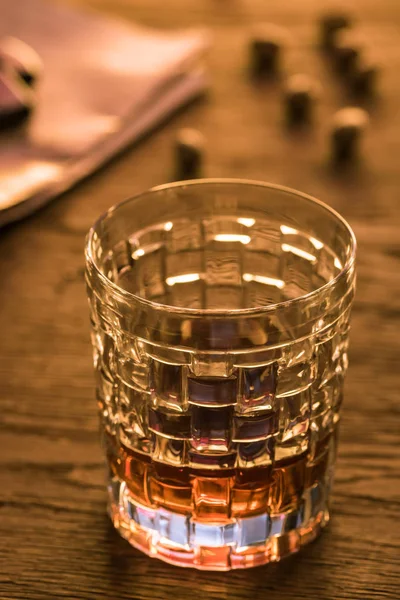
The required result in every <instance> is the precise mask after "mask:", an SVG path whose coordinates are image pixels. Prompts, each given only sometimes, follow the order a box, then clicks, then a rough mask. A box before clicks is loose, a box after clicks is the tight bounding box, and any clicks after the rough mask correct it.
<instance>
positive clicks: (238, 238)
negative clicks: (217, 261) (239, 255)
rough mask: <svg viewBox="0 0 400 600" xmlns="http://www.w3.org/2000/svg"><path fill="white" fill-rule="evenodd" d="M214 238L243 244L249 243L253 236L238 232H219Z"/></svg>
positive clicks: (218, 240) (217, 240)
mask: <svg viewBox="0 0 400 600" xmlns="http://www.w3.org/2000/svg"><path fill="white" fill-rule="evenodd" d="M214 240H215V241H216V242H240V243H241V244H248V243H249V242H250V241H251V237H250V236H249V235H239V234H237V233H218V234H217V235H216V236H215V237H214Z"/></svg>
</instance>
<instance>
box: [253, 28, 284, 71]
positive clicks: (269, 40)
mask: <svg viewBox="0 0 400 600" xmlns="http://www.w3.org/2000/svg"><path fill="white" fill-rule="evenodd" d="M285 40H286V35H285V31H284V30H283V29H282V28H281V27H278V26H277V25H273V24H269V23H265V24H262V25H259V26H258V27H256V28H255V29H253V33H252V38H251V41H250V70H251V74H252V75H253V76H254V77H257V78H259V77H274V76H276V75H277V74H278V72H279V69H280V67H281V55H282V47H283V46H284V45H285Z"/></svg>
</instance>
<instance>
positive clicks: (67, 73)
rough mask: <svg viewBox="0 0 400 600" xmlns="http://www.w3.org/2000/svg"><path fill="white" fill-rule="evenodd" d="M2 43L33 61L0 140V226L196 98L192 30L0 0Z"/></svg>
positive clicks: (198, 73)
mask: <svg viewBox="0 0 400 600" xmlns="http://www.w3.org/2000/svg"><path fill="white" fill-rule="evenodd" d="M0 15H1V20H0V45H1V39H2V38H4V37H5V36H14V37H16V38H19V39H21V40H23V41H24V42H25V43H26V44H29V45H30V46H31V47H32V48H33V49H34V50H35V51H36V52H37V53H38V54H39V56H40V57H41V60H42V61H43V73H42V76H41V78H40V80H39V81H38V82H37V87H35V90H37V106H36V108H35V110H34V112H33V114H32V116H31V118H30V119H29V121H28V122H27V124H26V125H25V126H24V127H22V128H19V129H18V130H15V131H12V132H11V133H10V131H8V132H3V133H0V225H1V224H4V223H6V222H9V221H12V220H15V219H18V218H20V217H22V216H24V215H26V214H28V213H29V212H31V211H33V210H35V208H37V207H39V206H40V205H42V204H44V203H45V202H47V201H48V200H50V199H51V198H53V197H54V196H55V195H57V194H59V193H61V192H63V191H65V190H66V189H68V188H69V187H71V186H72V185H73V184H75V183H76V182H77V181H79V180H80V179H82V178H84V177H85V176H87V175H88V174H89V173H91V172H93V171H94V170H95V169H96V168H98V167H99V166H100V165H102V164H103V163H104V162H106V161H107V160H108V159H110V158H111V157H112V156H113V155H115V154H116V153H117V152H118V151H120V150H121V149H122V148H123V147H124V146H126V145H127V144H129V143H132V142H133V141H135V140H136V139H138V138H139V137H141V136H142V135H144V134H145V133H146V132H148V131H149V130H151V129H152V128H154V127H155V125H157V124H158V123H160V122H161V121H163V120H164V119H165V118H166V117H167V116H168V115H169V114H170V113H171V112H173V111H174V110H176V109H177V108H179V107H181V106H182V105H184V104H185V103H187V102H188V101H189V100H191V99H192V98H194V97H195V96H197V95H199V94H201V93H202V92H203V91H204V89H205V87H206V84H207V80H206V74H205V71H204V67H203V63H202V57H203V55H204V52H205V50H206V49H207V47H208V37H207V34H206V33H205V32H204V31H202V30H189V31H178V32H173V33H171V32H168V33H164V32H159V31H153V30H150V29H147V28H145V27H142V26H138V25H132V24H125V23H124V22H120V21H117V20H112V19H109V18H107V17H105V16H104V15H99V14H97V13H94V12H78V11H76V10H75V9H72V8H70V7H66V6H62V5H58V4H53V3H52V4H50V3H43V2H42V0H18V1H10V0H0Z"/></svg>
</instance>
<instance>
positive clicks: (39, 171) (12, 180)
mask: <svg viewBox="0 0 400 600" xmlns="http://www.w3.org/2000/svg"><path fill="white" fill-rule="evenodd" d="M10 170H11V173H10V176H9V177H6V178H4V179H2V180H1V189H0V208H6V207H7V206H9V205H12V204H15V203H16V202H18V201H19V200H22V199H23V198H24V197H25V196H26V195H27V194H33V193H34V192H35V191H37V190H38V189H39V188H40V186H41V185H42V184H44V183H48V182H49V181H51V182H52V183H53V182H54V181H55V180H56V179H57V176H58V175H59V173H60V171H61V167H59V166H56V165H52V164H50V163H39V162H35V163H31V164H30V165H29V166H27V167H24V168H23V169H16V170H14V171H13V170H12V169H10Z"/></svg>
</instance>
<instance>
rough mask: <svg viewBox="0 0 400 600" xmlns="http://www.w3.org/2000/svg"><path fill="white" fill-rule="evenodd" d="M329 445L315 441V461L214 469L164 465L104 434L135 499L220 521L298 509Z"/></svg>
mask: <svg viewBox="0 0 400 600" xmlns="http://www.w3.org/2000/svg"><path fill="white" fill-rule="evenodd" d="M331 442H332V435H329V436H327V437H326V438H325V439H324V440H322V441H321V442H319V444H318V447H317V448H316V449H315V452H314V454H315V457H312V456H310V453H309V451H307V452H303V453H302V454H300V455H298V456H295V457H291V458H290V459H285V460H282V461H280V462H279V463H275V464H274V465H272V464H271V465H266V466H259V467H253V468H247V469H239V468H232V469H218V470H217V469H215V470H213V469H198V468H190V467H178V466H176V467H175V466H172V465H166V464H163V463H162V462H158V461H154V460H152V459H151V458H150V457H149V456H148V455H145V454H142V453H139V452H136V451H134V450H131V449H129V448H127V447H125V446H124V445H122V444H120V443H118V441H117V439H116V438H115V437H114V436H111V435H109V434H106V436H105V443H106V453H107V458H108V461H109V465H110V467H111V471H112V473H113V474H114V475H116V476H117V477H118V478H119V479H120V480H122V481H124V482H125V483H126V485H127V487H128V488H129V491H130V495H131V497H132V499H133V500H134V501H136V502H138V503H140V505H142V506H148V507H149V508H150V507H151V508H160V507H161V508H165V509H167V510H169V511H173V512H177V513H181V514H190V515H193V516H194V517H195V518H196V519H197V520H205V521H213V522H215V521H218V522H221V523H222V522H224V521H229V520H230V519H232V518H233V517H250V516H255V515H257V514H261V513H265V512H268V513H271V514H277V513H286V512H287V511H291V510H296V509H298V508H299V506H300V503H301V501H302V498H303V495H304V492H305V491H306V490H308V489H310V488H312V487H313V486H314V485H315V484H317V483H319V482H324V481H325V478H326V475H327V470H328V467H329V465H330V463H331V461H332V460H333V459H332V444H331Z"/></svg>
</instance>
